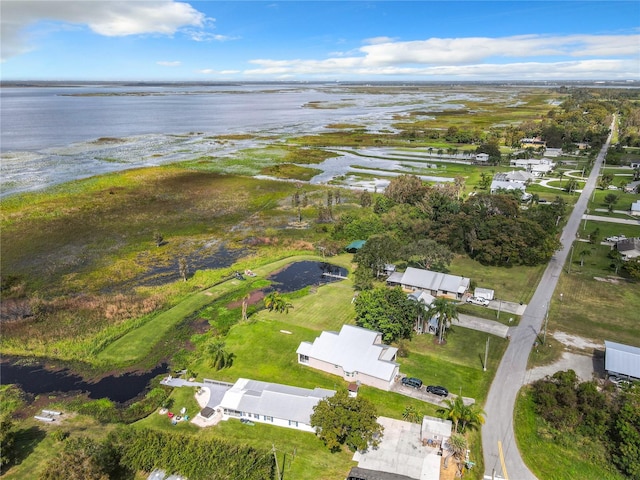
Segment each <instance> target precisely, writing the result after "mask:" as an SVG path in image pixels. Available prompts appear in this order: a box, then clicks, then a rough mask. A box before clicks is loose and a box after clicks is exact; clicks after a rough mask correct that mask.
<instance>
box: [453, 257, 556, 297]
mask: <svg viewBox="0 0 640 480" xmlns="http://www.w3.org/2000/svg"><path fill="white" fill-rule="evenodd" d="M544 269H545V265H538V266H535V267H526V266H515V267H510V268H506V267H494V266H490V265H482V264H480V263H479V262H477V261H475V260H472V259H470V258H469V257H467V256H466V255H465V256H462V255H457V256H456V257H455V258H454V260H453V262H451V265H450V266H449V270H450V273H451V274H453V275H462V276H464V277H468V278H470V279H471V282H472V285H474V286H477V287H483V288H491V289H493V290H494V291H495V298H496V299H502V300H508V301H510V302H522V303H528V302H529V300H530V299H531V297H532V296H533V293H534V292H535V289H536V287H537V285H538V282H539V280H540V277H542V273H543V272H544Z"/></svg>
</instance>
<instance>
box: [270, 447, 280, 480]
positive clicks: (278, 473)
mask: <svg viewBox="0 0 640 480" xmlns="http://www.w3.org/2000/svg"><path fill="white" fill-rule="evenodd" d="M271 447H272V448H271V451H272V452H273V458H275V460H276V474H277V475H278V480H282V475H281V474H280V467H278V455H277V454H276V446H275V445H274V444H273V443H272V444H271Z"/></svg>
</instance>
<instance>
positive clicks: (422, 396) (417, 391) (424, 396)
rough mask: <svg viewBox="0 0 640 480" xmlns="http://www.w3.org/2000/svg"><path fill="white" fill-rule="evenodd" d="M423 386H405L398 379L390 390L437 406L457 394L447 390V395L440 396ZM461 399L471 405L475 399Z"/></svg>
mask: <svg viewBox="0 0 640 480" xmlns="http://www.w3.org/2000/svg"><path fill="white" fill-rule="evenodd" d="M425 387H426V385H423V386H422V387H420V388H413V387H406V386H404V385H402V383H401V382H400V381H398V382H395V383H394V384H393V385H392V386H391V391H392V392H395V393H399V394H400V395H404V396H405V397H411V398H416V399H418V400H422V401H423V402H426V403H431V404H433V405H438V406H443V405H444V400H453V399H454V398H456V397H457V396H458V395H455V394H453V393H451V392H449V396H448V397H441V396H439V395H435V394H433V393H428V392H427V391H426V390H425ZM462 401H463V403H464V404H465V405H471V404H473V403H476V400H475V399H474V398H469V397H462Z"/></svg>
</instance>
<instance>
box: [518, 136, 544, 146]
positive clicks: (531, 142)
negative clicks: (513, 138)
mask: <svg viewBox="0 0 640 480" xmlns="http://www.w3.org/2000/svg"><path fill="white" fill-rule="evenodd" d="M546 146H547V142H545V141H544V140H542V139H541V138H540V137H534V138H521V139H520V147H521V148H529V147H533V148H535V149H539V148H545V147H546Z"/></svg>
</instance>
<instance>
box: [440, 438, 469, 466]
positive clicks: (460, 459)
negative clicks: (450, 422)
mask: <svg viewBox="0 0 640 480" xmlns="http://www.w3.org/2000/svg"><path fill="white" fill-rule="evenodd" d="M447 450H448V451H449V452H451V455H449V456H451V457H453V458H454V460H455V461H456V464H457V465H458V472H459V473H460V474H462V468H463V467H462V465H463V463H464V459H465V457H466V455H467V439H466V438H464V436H463V435H460V434H459V433H454V434H453V435H451V437H449V440H448V441H447ZM448 458H449V457H447V458H446V459H445V465H446V462H447V460H448Z"/></svg>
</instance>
